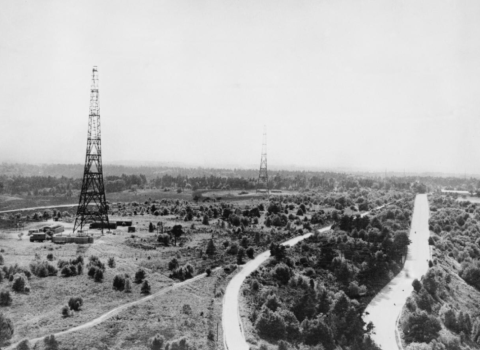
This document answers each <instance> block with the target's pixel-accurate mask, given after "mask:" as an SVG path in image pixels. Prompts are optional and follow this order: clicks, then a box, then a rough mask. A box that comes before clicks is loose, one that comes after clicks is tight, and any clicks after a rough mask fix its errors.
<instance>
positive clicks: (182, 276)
mask: <svg viewBox="0 0 480 350" xmlns="http://www.w3.org/2000/svg"><path fill="white" fill-rule="evenodd" d="M194 273H195V270H194V268H193V266H192V265H190V264H185V265H183V266H181V267H177V268H175V269H174V270H173V271H172V273H171V274H170V276H169V277H170V278H176V279H179V280H180V281H185V280H187V279H190V278H192V277H193V275H194Z"/></svg>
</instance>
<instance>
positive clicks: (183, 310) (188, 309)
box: [182, 304, 192, 315]
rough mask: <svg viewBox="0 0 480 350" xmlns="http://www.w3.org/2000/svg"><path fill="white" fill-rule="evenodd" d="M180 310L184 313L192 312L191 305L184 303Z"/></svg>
mask: <svg viewBox="0 0 480 350" xmlns="http://www.w3.org/2000/svg"><path fill="white" fill-rule="evenodd" d="M182 312H183V313H184V314H185V315H191V314H192V307H191V306H190V305H188V304H184V305H183V306H182Z"/></svg>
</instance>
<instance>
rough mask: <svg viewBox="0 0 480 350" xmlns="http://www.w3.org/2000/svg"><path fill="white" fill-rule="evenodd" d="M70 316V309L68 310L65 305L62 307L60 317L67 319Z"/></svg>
mask: <svg viewBox="0 0 480 350" xmlns="http://www.w3.org/2000/svg"><path fill="white" fill-rule="evenodd" d="M70 315H71V313H70V308H69V307H68V306H67V305H65V306H64V307H62V316H63V317H68V316H70Z"/></svg>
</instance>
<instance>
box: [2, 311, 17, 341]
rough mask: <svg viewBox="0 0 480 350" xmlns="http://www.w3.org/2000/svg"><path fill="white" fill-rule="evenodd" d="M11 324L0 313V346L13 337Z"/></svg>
mask: <svg viewBox="0 0 480 350" xmlns="http://www.w3.org/2000/svg"><path fill="white" fill-rule="evenodd" d="M13 330H14V328H13V323H12V321H11V320H10V319H9V318H7V317H6V316H5V315H3V314H2V313H0V345H3V343H5V342H7V341H8V340H9V339H10V338H11V337H12V335H13Z"/></svg>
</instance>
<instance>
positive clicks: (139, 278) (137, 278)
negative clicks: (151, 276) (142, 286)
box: [135, 269, 147, 283]
mask: <svg viewBox="0 0 480 350" xmlns="http://www.w3.org/2000/svg"><path fill="white" fill-rule="evenodd" d="M145 277H147V273H146V272H145V270H144V269H138V271H137V272H136V273H135V282H136V283H141V282H142V281H143V280H144V279H145Z"/></svg>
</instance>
